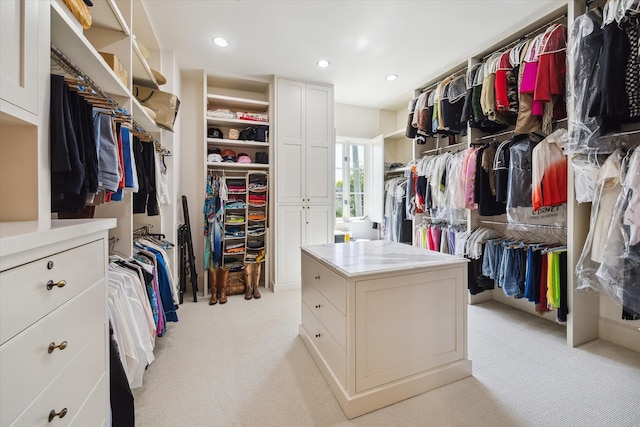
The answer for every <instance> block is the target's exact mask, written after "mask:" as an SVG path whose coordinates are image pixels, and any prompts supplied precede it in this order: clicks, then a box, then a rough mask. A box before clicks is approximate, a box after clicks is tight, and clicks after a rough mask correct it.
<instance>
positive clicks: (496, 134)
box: [476, 129, 515, 141]
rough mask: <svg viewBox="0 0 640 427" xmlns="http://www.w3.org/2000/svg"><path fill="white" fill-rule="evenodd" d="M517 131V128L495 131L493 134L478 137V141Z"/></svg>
mask: <svg viewBox="0 0 640 427" xmlns="http://www.w3.org/2000/svg"><path fill="white" fill-rule="evenodd" d="M514 132H515V129H511V130H505V131H504V132H500V133H494V134H491V135H486V136H482V137H480V138H476V141H486V140H487V139H493V138H496V137H498V136H504V135H509V134H512V133H514Z"/></svg>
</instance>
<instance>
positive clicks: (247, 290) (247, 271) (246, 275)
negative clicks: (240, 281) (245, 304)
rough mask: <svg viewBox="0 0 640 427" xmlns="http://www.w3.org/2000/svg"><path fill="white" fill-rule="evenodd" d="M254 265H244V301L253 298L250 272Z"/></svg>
mask: <svg viewBox="0 0 640 427" xmlns="http://www.w3.org/2000/svg"><path fill="white" fill-rule="evenodd" d="M254 265H255V264H250V263H245V264H244V285H245V293H244V299H251V298H253V294H252V292H253V283H252V274H251V273H252V272H253V266H254Z"/></svg>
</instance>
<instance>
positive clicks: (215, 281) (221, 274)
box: [207, 267, 229, 305]
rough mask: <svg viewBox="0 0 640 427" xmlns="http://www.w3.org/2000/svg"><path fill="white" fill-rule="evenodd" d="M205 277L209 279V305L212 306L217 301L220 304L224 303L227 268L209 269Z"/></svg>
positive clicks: (225, 298)
mask: <svg viewBox="0 0 640 427" xmlns="http://www.w3.org/2000/svg"><path fill="white" fill-rule="evenodd" d="M207 276H208V278H209V288H210V289H211V299H210V300H209V305H214V304H216V303H217V302H218V301H219V302H220V304H224V303H226V302H227V281H228V280H229V267H220V268H210V269H209V274H208V275H207Z"/></svg>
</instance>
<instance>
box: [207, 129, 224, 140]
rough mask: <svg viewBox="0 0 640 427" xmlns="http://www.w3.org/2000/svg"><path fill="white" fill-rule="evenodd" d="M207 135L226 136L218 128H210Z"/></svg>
mask: <svg viewBox="0 0 640 427" xmlns="http://www.w3.org/2000/svg"><path fill="white" fill-rule="evenodd" d="M207 137H208V138H224V136H223V135H222V131H221V130H220V129H218V128H208V129H207Z"/></svg>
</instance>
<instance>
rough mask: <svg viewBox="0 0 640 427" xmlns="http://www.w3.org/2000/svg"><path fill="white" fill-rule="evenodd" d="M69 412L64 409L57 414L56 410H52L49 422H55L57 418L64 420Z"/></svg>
mask: <svg viewBox="0 0 640 427" xmlns="http://www.w3.org/2000/svg"><path fill="white" fill-rule="evenodd" d="M67 412H68V411H67V408H62V410H61V411H60V412H56V411H55V409H52V410H51V412H49V422H51V421H53V419H54V418H55V417H60V418H64V416H65V415H67Z"/></svg>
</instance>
